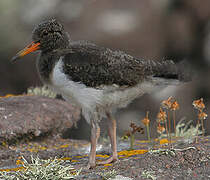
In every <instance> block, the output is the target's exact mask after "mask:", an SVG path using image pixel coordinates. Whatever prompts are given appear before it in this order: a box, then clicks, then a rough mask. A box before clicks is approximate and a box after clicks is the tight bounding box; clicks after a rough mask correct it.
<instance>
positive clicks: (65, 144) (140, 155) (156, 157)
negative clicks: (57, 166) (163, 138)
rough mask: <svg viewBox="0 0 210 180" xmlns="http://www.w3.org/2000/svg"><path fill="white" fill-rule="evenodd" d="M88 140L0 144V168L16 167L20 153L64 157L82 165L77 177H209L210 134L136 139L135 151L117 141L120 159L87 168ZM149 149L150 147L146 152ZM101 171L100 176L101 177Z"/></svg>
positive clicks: (101, 155) (101, 153)
mask: <svg viewBox="0 0 210 180" xmlns="http://www.w3.org/2000/svg"><path fill="white" fill-rule="evenodd" d="M108 144H109V143H108V141H107V142H106V141H104V142H102V144H100V145H99V146H98V147H99V148H98V151H97V161H100V160H104V159H106V158H107V157H108V156H107V155H109V146H108ZM89 147H90V143H89V142H88V141H82V140H70V139H62V138H60V137H58V136H55V137H48V138H45V139H39V140H35V141H30V142H26V143H22V144H16V145H6V144H4V145H3V146H0V167H1V170H3V169H4V170H15V168H18V167H19V166H20V165H18V163H17V162H18V160H19V159H21V156H23V157H24V158H25V159H27V160H29V161H30V157H31V155H32V156H33V157H36V156H38V157H39V158H42V159H48V158H54V157H57V158H64V159H68V160H70V161H68V162H67V164H68V163H71V165H73V166H74V168H75V169H80V168H82V171H81V173H80V174H79V176H78V178H77V179H81V180H82V179H103V178H105V177H107V176H108V174H109V173H110V172H114V171H113V170H115V172H114V174H115V175H122V176H124V177H130V178H133V179H137V180H138V179H161V180H165V179H166V180H167V179H210V137H200V138H199V139H198V142H197V143H195V142H194V140H193V141H190V140H186V139H179V140H176V141H175V142H174V143H173V144H171V145H170V148H169V146H168V144H167V145H165V144H162V145H160V144H159V143H158V141H157V142H154V143H153V144H152V145H151V143H148V142H146V141H137V140H136V141H135V146H134V150H130V151H129V150H128V149H129V142H124V141H122V140H118V150H119V161H117V162H115V163H113V164H106V165H103V166H96V167H95V168H94V169H87V168H86V167H87V163H88V152H89ZM148 148H150V149H151V148H152V149H153V150H150V151H149V152H148ZM102 174H103V176H102Z"/></svg>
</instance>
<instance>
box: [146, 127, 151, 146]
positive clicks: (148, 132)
mask: <svg viewBox="0 0 210 180" xmlns="http://www.w3.org/2000/svg"><path fill="white" fill-rule="evenodd" d="M146 127H147V138H148V141H149V142H150V131H149V124H147V125H146Z"/></svg>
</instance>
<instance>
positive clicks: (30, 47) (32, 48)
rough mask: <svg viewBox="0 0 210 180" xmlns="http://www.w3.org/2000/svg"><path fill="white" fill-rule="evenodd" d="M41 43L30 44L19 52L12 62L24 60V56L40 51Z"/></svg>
mask: <svg viewBox="0 0 210 180" xmlns="http://www.w3.org/2000/svg"><path fill="white" fill-rule="evenodd" d="M39 45H40V43H34V42H32V43H31V44H29V45H28V46H26V47H25V48H24V49H23V50H21V51H19V52H18V53H17V54H16V55H15V56H14V57H13V58H12V60H11V61H12V62H14V61H16V60H18V59H19V58H22V57H23V56H25V55H27V54H29V53H31V52H34V51H36V50H38V49H39V48H40V47H39Z"/></svg>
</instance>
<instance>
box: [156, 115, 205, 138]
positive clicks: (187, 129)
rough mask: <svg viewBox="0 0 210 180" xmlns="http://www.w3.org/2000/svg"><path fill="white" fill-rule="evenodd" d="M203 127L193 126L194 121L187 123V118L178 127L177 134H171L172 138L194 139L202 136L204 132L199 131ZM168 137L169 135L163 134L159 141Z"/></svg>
mask: <svg viewBox="0 0 210 180" xmlns="http://www.w3.org/2000/svg"><path fill="white" fill-rule="evenodd" d="M200 126H201V125H196V126H193V123H192V120H190V121H188V122H186V120H185V118H182V119H181V120H180V121H179V122H178V124H177V125H176V131H175V132H176V134H175V133H171V135H172V136H176V137H184V138H187V139H189V138H194V137H195V136H197V135H201V134H202V131H201V130H200V129H199V128H200ZM165 137H167V134H165V133H162V134H161V135H160V136H159V139H162V138H165Z"/></svg>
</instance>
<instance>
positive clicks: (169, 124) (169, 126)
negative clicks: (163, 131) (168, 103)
mask: <svg viewBox="0 0 210 180" xmlns="http://www.w3.org/2000/svg"><path fill="white" fill-rule="evenodd" d="M168 132H169V144H170V143H171V121H170V111H168Z"/></svg>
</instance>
